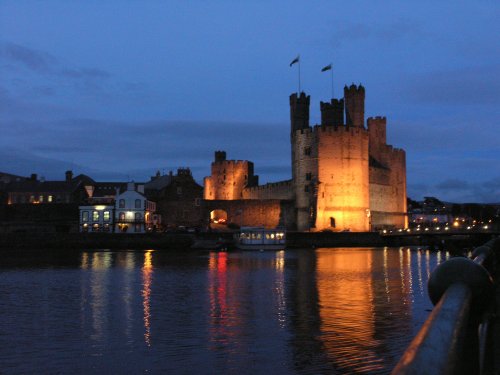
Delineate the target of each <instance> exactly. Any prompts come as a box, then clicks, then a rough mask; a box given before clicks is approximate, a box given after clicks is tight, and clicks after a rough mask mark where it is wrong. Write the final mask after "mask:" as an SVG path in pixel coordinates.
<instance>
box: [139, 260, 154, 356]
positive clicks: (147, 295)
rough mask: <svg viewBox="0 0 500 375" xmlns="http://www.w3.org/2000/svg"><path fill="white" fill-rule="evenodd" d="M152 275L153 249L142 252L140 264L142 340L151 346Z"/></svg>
mask: <svg viewBox="0 0 500 375" xmlns="http://www.w3.org/2000/svg"><path fill="white" fill-rule="evenodd" d="M152 276H153V250H148V251H146V252H145V253H144V264H143V266H142V293H141V294H142V307H143V320H144V330H145V332H144V342H145V343H146V345H147V346H151V282H152Z"/></svg>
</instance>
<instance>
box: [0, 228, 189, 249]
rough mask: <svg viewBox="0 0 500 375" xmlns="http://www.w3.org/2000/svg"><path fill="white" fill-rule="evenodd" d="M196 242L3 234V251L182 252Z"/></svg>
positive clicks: (150, 236) (182, 237)
mask: <svg viewBox="0 0 500 375" xmlns="http://www.w3.org/2000/svg"><path fill="white" fill-rule="evenodd" d="M193 243H194V236H193V235H189V234H181V233H175V234H166V233H147V234H122V233H120V234H109V233H45V234H36V233H32V234H30V235H26V234H22V235H21V234H18V233H1V234H0V251H13V252H15V251H18V250H33V251H40V250H48V249H60V250H97V249H102V250H107V249H110V250H127V249H131V250H147V249H154V250H162V249H169V250H182V249H188V248H189V247H190V246H191V245H192V244H193Z"/></svg>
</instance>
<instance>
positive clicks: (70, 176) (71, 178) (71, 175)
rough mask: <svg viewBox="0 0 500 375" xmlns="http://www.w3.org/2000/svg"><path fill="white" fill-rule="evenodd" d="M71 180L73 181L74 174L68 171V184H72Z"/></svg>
mask: <svg viewBox="0 0 500 375" xmlns="http://www.w3.org/2000/svg"><path fill="white" fill-rule="evenodd" d="M71 180H73V172H72V171H66V182H71Z"/></svg>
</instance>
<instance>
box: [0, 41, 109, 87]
mask: <svg viewBox="0 0 500 375" xmlns="http://www.w3.org/2000/svg"><path fill="white" fill-rule="evenodd" d="M0 60H3V61H7V62H10V63H13V64H20V65H22V66H24V67H25V68H28V69H29V70H32V71H34V72H37V73H43V74H49V75H52V76H55V77H65V78H70V79H104V78H109V77H110V76H111V74H110V73H109V72H106V71H105V70H102V69H97V68H87V67H74V66H66V64H64V63H62V61H61V60H60V59H58V58H56V57H55V56H53V55H51V54H49V53H47V52H44V51H39V50H36V49H33V48H29V47H25V46H22V45H19V44H15V43H10V42H3V43H0Z"/></svg>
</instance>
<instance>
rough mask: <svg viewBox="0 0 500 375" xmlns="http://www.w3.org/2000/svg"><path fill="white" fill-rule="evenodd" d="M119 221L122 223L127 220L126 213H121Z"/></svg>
mask: <svg viewBox="0 0 500 375" xmlns="http://www.w3.org/2000/svg"><path fill="white" fill-rule="evenodd" d="M119 220H120V221H123V220H125V212H120V215H119Z"/></svg>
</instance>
